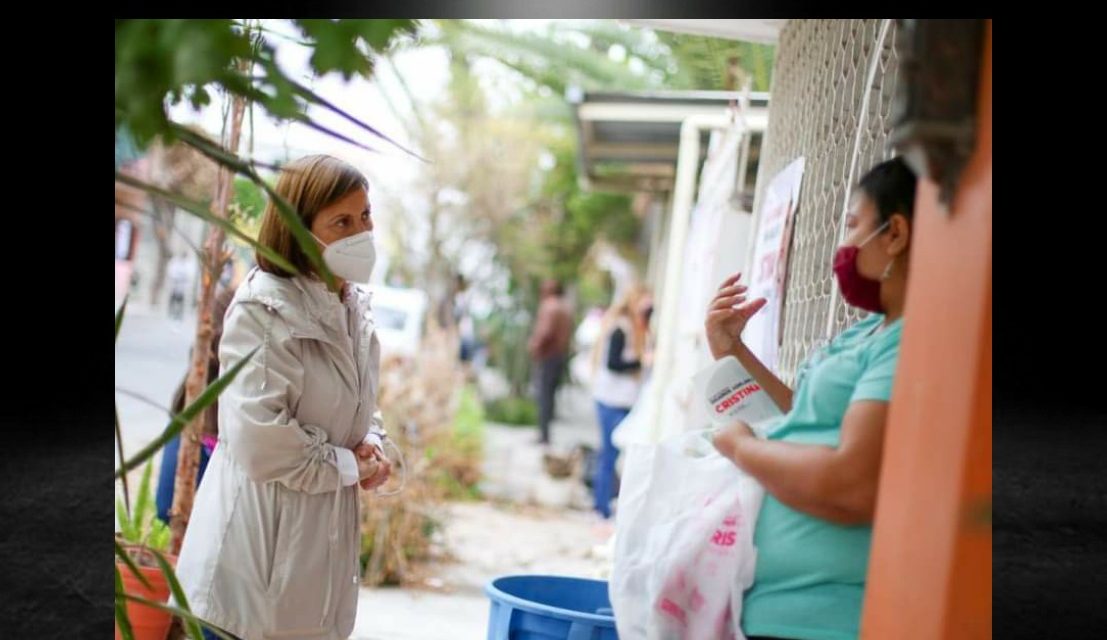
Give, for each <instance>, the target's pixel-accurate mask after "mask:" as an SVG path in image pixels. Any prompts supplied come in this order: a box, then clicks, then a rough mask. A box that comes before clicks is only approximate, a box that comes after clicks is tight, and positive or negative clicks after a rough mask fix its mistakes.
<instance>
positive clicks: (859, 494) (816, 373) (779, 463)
mask: <svg viewBox="0 0 1107 640" xmlns="http://www.w3.org/2000/svg"><path fill="white" fill-rule="evenodd" d="M915 184H916V180H915V175H914V173H913V172H912V171H911V170H910V169H909V168H908V167H907V165H906V164H905V163H904V162H903V160H901V159H898V158H897V159H894V160H889V161H887V162H884V163H882V164H879V165H877V166H875V167H873V169H872V170H870V171H869V173H868V174H866V175H865V177H863V178H862V179H861V181H860V182H859V183H858V187H857V189H856V191H855V192H854V194H853V199H852V201H851V210H850V213H849V216H848V217H847V219H846V238H845V242H844V244H843V245H842V246H841V247H839V248H838V251H837V253H836V254H835V256H834V265H833V269H834V274H835V276H836V277H837V280H838V286H839V289H840V291H841V293H842V298H843V299H844V300H845V301H846V302H847V303H848V304H850V305H852V306H854V307H858V308H860V309H863V310H865V311H869V312H871V313H870V315H868V316H867V317H866V318H865V319H863V320H861V321H860V322H858V323H857V324H855V325H854V326H853V327H851V328H850V329H848V330H846V331H845V332H843V333H842V334H841V335H839V336H838V337H837V338H835V339H834V340H833V341H831V342H830V344H829V345H827V346H826V347H825V348H823V349H819V350H817V351H815V352H814V353H813V354H812V356H811V357H810V358H809V359H808V360H807V361H806V362H804V363H803V365H802V366H801V368H800V370H799V371H798V374H797V380H796V389H795V391H793V390H792V389H789V388H788V386H787V385H785V384H784V383H783V382H782V381H781V380H780V379H779V378H777V377H776V376H775V375H774V374H773V373H772V372H771V371H770V370H769V369H768V368H767V367H765V365H764V364H762V363H761V362H760V361H758V360H757V358H756V357H755V356H754V355H753V354H752V353H751V352H750V350H749V349H748V348H746V346H745V345H744V344H743V343H742V341H741V334H742V329H743V328H745V326H746V322H747V321H748V320H749V318H750V317H751V316H753V314H755V313H757V311H759V310H760V309H761V308H762V307H763V306H764V305H765V300H764V299H763V298H762V299H758V300H752V301H747V300H746V295H745V293H746V287H744V286H743V285H741V284H739V282H738V280H739V277H740V276H739V275H735V276H733V277H731V278H728V279H727V280H726V281H724V282H723V284H722V286H721V287H720V288H719V291H718V294H717V296H716V297H715V299H714V301H713V302H712V304H711V306H710V307H709V308H708V313H707V319H706V322H705V326H706V330H707V339H708V343H709V344H710V346H711V352H712V354H713V355H714V356H715V358H716V359H718V358H721V357H724V356H727V355H733V356H735V357H736V358H738V360H739V361H740V362H741V363H742V365H743V366H745V367H746V369H747V370H749V372H750V373H751V374H752V375H753V376H754V378H756V379H757V381H758V383H760V385H761V387H762V388H763V389H765V390H766V391H767V392H768V393H769V395H770V397H772V399H773V401H774V402H775V403H776V404H777V405H779V406H780V408H781V410H782V411H784V413H785V414H786V415H785V416H784V417H783V418H781V419H780V420H779V421H778V422H777V423H776V424H774V425H773V427H772V429H771V431H770V432H769V433H768V435H767V437H766V438H765V439H758V438H756V437H754V436H753V433H752V431H751V430H750V428H749V425H747V424H745V423H741V422H739V423H736V424H734V425H731V426H729V427H727V428H725V429H721V430H720V431H719V433H717V434H716V436H715V446H716V448H718V449H719V451H720V452H722V453H723V454H724V455H726V456H727V457H728V458H730V459H731V460H733V461H734V464H736V465H738V467H740V468H741V469H743V470H744V471H746V472H747V473H749V474H750V475H752V476H754V477H755V478H757V479H758V480H759V481H760V482H761V484H762V485H764V487H765V491H766V496H765V501H764V503H763V505H762V507H761V512H760V514H759V515H758V519H757V528H756V530H755V532H754V543H755V544H756V545H757V569H756V573H755V577H754V583H753V586H752V587H751V588H750V589H749V591H747V592H746V593H745V596H744V599H743V606H742V630H743V632H744V633H745V634H746V635H747V636H748V637H750V638H751V639H752V638H758V637H763V638H783V639H789V640H853V639H854V638H857V635H858V627H859V625H860V622H861V604H862V601H863V598H864V590H865V573H866V570H867V566H868V557H869V546H870V540H871V534H872V526H871V525H872V520H873V509H874V507H875V504H876V489H877V480H878V478H879V477H880V457H881V449H882V445H883V442H884V429H885V422H886V420H887V415H888V399H889V398H890V397H891V392H892V378H893V375H894V373H895V368H896V359H897V357H898V355H899V341H900V332H901V325H902V321H903V306H904V301H905V299H906V297H907V266H908V253H909V250H910V246H911V230H912V229H911V219H912V211H913V208H914V202H915Z"/></svg>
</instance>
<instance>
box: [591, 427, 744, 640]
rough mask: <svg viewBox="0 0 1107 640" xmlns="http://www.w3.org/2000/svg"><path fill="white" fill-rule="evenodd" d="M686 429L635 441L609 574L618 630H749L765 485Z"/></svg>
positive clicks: (713, 635) (704, 633)
mask: <svg viewBox="0 0 1107 640" xmlns="http://www.w3.org/2000/svg"><path fill="white" fill-rule="evenodd" d="M710 433H711V432H710V431H709V430H705V431H690V432H687V433H683V434H680V435H677V436H674V437H672V438H669V439H666V440H663V441H662V442H660V443H658V444H656V445H642V444H636V445H632V446H631V447H630V448H629V450H628V451H627V461H626V467H625V470H624V473H623V483H622V488H621V491H620V496H619V509H618V512H617V515H616V522H615V529H616V538H615V563H614V568H613V571H612V575H611V580H610V582H609V592H610V596H611V604H612V608H613V609H614V612H615V625H616V628H617V630H618V633H619V637H620V638H621V639H622V640H647V639H648V640H675V639H680V640H720V639H725V638H735V639H737V640H744V636H743V635H742V632H741V629H740V628H739V623H740V621H741V603H742V592H743V591H745V590H746V589H748V588H749V587H750V585H752V584H753V575H754V566H755V561H756V551H755V549H754V547H753V530H754V525H755V524H756V518H757V512H758V510H759V509H760V508H761V499H762V497H763V495H764V490H763V489H762V488H761V485H760V484H759V483H758V482H757V481H756V480H754V479H753V478H752V477H750V476H749V475H747V474H745V473H743V472H742V471H741V470H739V469H738V468H737V467H736V466H735V465H734V463H733V462H731V461H730V460H728V459H726V458H725V457H723V456H722V455H721V454H719V453H718V452H717V451H716V450H715V448H714V447H713V446H712V444H711V442H710Z"/></svg>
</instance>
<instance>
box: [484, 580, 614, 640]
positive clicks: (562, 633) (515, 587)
mask: <svg viewBox="0 0 1107 640" xmlns="http://www.w3.org/2000/svg"><path fill="white" fill-rule="evenodd" d="M484 592H485V593H486V594H488V597H489V598H491V600H492V610H491V612H490V614H489V617H488V640H617V638H618V637H619V636H617V635H616V634H615V617H614V616H613V615H612V614H611V600H610V599H608V597H607V582H605V581H603V580H588V579H586V578H570V577H565V576H527V575H522V576H503V577H501V578H496V579H495V580H493V581H492V582H490V583H488V586H486V587H485V588H484Z"/></svg>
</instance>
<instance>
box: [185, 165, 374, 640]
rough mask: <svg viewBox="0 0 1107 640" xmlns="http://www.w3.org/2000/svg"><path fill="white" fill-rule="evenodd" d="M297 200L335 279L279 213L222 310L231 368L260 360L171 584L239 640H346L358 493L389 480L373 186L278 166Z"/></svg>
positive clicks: (236, 407) (223, 436)
mask: <svg viewBox="0 0 1107 640" xmlns="http://www.w3.org/2000/svg"><path fill="white" fill-rule="evenodd" d="M276 190H277V193H279V194H280V195H281V196H282V197H283V198H285V199H286V200H287V201H288V202H289V203H291V204H292V205H293V206H294V207H295V208H296V210H297V212H298V213H299V215H300V217H301V219H302V220H303V222H304V225H305V226H306V227H308V229H309V230H310V231H311V232H312V234H313V235H314V236H315V238H316V240H317V241H318V242H319V244H320V248H321V249H323V258H324V260H325V262H326V264H327V267H328V268H329V269H330V270H331V272H332V273H333V274H334V275H335V276H336V278H337V281H338V285H339V287H338V289H337V290H331V289H329V288H328V287H327V285H326V284H325V283H324V281H323V280H322V279H321V278H320V277H319V276H318V275H317V274H315V273H314V271H313V269H312V267H311V263H310V262H309V261H308V260H307V258H306V256H305V255H304V254H303V252H302V251H301V249H300V247H299V244H298V243H297V242H296V240H295V238H294V237H293V236H292V233H291V232H290V230H289V229H288V228H287V227H286V226H285V224H284V223H283V222H282V221H281V218H280V216H279V215H278V213H277V211H276V208H275V207H274V205H273V204H272V203H270V204H269V205H268V207H267V209H266V211H265V214H264V219H263V221H262V226H261V231H260V234H259V241H260V242H261V243H262V244H264V245H266V246H268V247H269V248H271V249H273V250H274V251H276V252H277V253H279V254H281V255H282V256H284V257H285V258H286V259H287V260H288V261H289V262H291V263H292V264H294V265H295V266H296V267H297V269H299V270H300V273H301V274H306V275H296V276H293V275H292V274H290V273H287V272H285V271H284V270H282V269H281V268H280V267H278V266H276V265H274V264H273V263H272V262H271V261H270V260H268V259H267V258H265V257H264V256H263V255H261V254H259V255H258V256H257V261H258V268H256V269H254V270H253V271H251V272H250V274H249V275H247V276H246V278H245V279H244V281H243V282H242V284H241V285H240V286H239V288H238V291H237V293H236V295H235V297H234V300H233V301H232V303H231V306H230V308H229V309H228V311H227V316H226V319H225V322H224V330H223V338H222V341H221V343H220V345H219V359H220V364H221V367H222V368H223V370H224V371H226V370H227V369H229V368H230V367H232V366H234V365H235V364H237V363H238V362H239V361H241V360H242V358H244V357H246V356H247V355H248V354H249V353H250V352H251V351H252V350H254V349H258V351H257V353H256V354H255V355H254V356H253V358H252V359H251V360H250V362H249V364H247V365H246V367H245V368H244V369H243V370H242V371H241V372H240V373H239V375H238V376H237V377H236V378H235V380H234V381H233V382H232V383H231V385H230V386H229V387H228V388H227V389H226V391H225V392H224V393H223V395H222V396H221V397H220V401H219V424H220V434H219V445H218V446H217V447H216V448H215V452H214V454H213V455H212V458H211V461H210V462H209V463H208V468H207V473H206V474H205V475H204V479H203V481H202V482H201V484H200V488H199V490H198V493H197V496H196V502H195V506H194V508H193V512H192V516H191V522H190V524H189V528H188V532H187V534H186V536H185V539H184V544H183V547H182V549H181V554H180V559H179V560H178V566H177V572H178V575H179V577H180V580H181V584H182V586H183V587H184V591H185V595H186V596H187V598H188V601H189V604H190V605H191V606H192V610H193V612H195V613H196V614H197V615H199V616H200V617H201V618H203V619H205V620H208V621H210V622H211V623H213V624H215V625H217V626H219V627H221V628H222V629H224V630H225V631H227V632H228V633H230V634H233V635H235V636H238V637H240V638H243V639H245V640H268V639H270V638H304V639H308V638H311V639H315V638H320V639H328V640H329V639H337V638H346V637H347V636H349V634H350V633H351V631H352V630H353V627H354V617H355V615H356V613H357V594H358V581H359V569H360V566H359V562H358V554H359V548H360V544H359V539H360V532H359V518H358V504H359V500H358V489H357V485H360V486H361V487H362V488H364V489H372V488H375V487H377V486H379V485H380V484H382V483H383V482H385V481H386V480H387V478H388V475H389V473H390V471H391V469H390V465H389V463H388V461H387V459H386V458H385V457H384V455H383V454H382V453H381V445H382V438H383V437H384V430H383V428H382V424H381V418H380V412H379V410H378V408H377V403H376V399H377V385H378V380H379V367H380V345H379V342H378V340H377V336H376V333H375V331H374V325H373V317H372V313H371V311H370V304H369V295H368V294H367V293H366V292H365V291H364V290H362V289H360V288H358V287H355V286H353V284H352V283H354V282H359V283H364V282H367V281H368V279H369V275H370V273H371V271H372V267H373V260H374V255H375V254H374V251H373V242H372V240H373V238H372V233H371V231H372V229H373V223H372V219H371V217H370V208H369V199H368V195H369V193H368V192H369V183H368V181H367V180H366V179H365V177H364V176H363V175H362V174H361V173H360V172H359V171H358V170H356V169H354V168H353V167H351V166H350V165H348V164H346V163H344V162H342V161H340V160H337V159H335V158H332V157H329V156H310V157H306V158H302V159H300V160H297V161H295V162H293V163H291V164H289V165H286V166H285V168H284V169H283V171H282V173H281V176H280V178H279V180H278V183H277V187H276Z"/></svg>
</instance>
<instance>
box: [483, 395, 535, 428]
mask: <svg viewBox="0 0 1107 640" xmlns="http://www.w3.org/2000/svg"><path fill="white" fill-rule="evenodd" d="M485 412H486V413H487V415H488V419H489V420H490V421H492V422H498V423H500V424H508V425H514V426H528V427H533V426H535V425H537V424H538V405H537V404H535V402H534V400H531V399H530V398H521V397H518V396H508V397H507V398H500V399H498V400H493V401H492V402H489V403H488V404H487V405H486V406H485Z"/></svg>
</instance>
